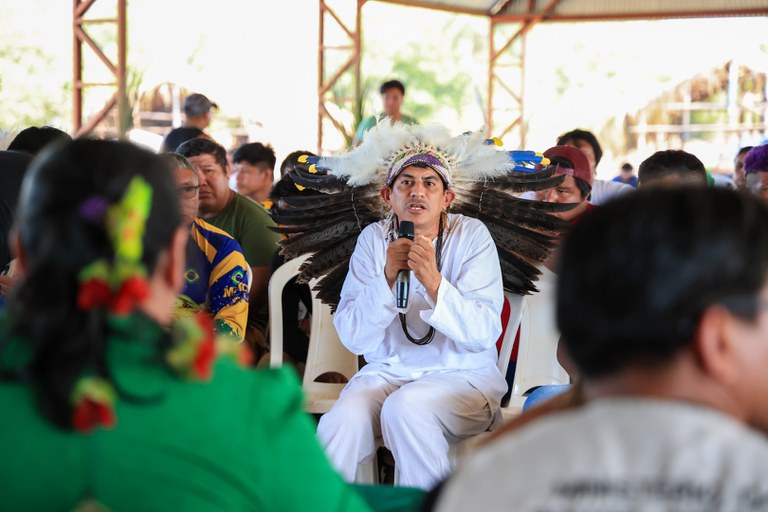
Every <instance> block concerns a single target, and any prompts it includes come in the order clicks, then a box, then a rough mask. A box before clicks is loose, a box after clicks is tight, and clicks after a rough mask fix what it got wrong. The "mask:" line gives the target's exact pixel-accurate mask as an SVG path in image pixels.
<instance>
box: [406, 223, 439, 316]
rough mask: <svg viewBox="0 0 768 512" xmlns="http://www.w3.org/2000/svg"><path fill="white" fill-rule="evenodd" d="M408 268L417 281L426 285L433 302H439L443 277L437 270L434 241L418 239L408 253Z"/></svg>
mask: <svg viewBox="0 0 768 512" xmlns="http://www.w3.org/2000/svg"><path fill="white" fill-rule="evenodd" d="M408 267H409V268H410V269H411V270H412V271H413V274H414V275H415V276H416V279H418V280H419V282H420V283H421V284H422V285H424V288H426V290H427V293H428V294H429V296H430V297H431V298H432V300H433V301H435V302H437V289H438V288H439V287H440V281H442V279H443V277H442V276H441V275H440V271H438V270H437V259H436V258H435V248H434V247H432V241H431V240H430V239H429V238H427V237H425V236H420V237H418V238H417V239H416V240H415V241H414V242H413V245H412V246H411V250H410V252H409V253H408Z"/></svg>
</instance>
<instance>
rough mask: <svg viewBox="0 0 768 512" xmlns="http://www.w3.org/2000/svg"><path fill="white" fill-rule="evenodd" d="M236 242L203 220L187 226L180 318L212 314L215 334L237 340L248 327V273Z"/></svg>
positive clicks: (178, 305) (179, 309) (179, 299)
mask: <svg viewBox="0 0 768 512" xmlns="http://www.w3.org/2000/svg"><path fill="white" fill-rule="evenodd" d="M246 265H247V263H246V262H245V257H244V256H243V251H242V250H241V249H240V244H238V243H237V240H235V239H234V238H232V237H231V236H229V234H227V233H226V232H225V231H222V230H220V229H219V228H216V227H214V226H212V225H210V224H208V223H207V222H205V221H204V220H202V219H195V222H194V223H193V224H192V226H190V232H189V240H188V241H187V265H186V268H187V270H186V272H184V289H183V290H182V293H181V295H180V296H179V298H178V300H177V313H178V314H179V315H180V316H186V315H190V314H195V313H197V312H199V311H201V310H208V311H210V312H211V313H213V319H214V323H215V325H216V333H217V334H219V335H224V336H228V337H231V338H234V339H236V340H242V339H243V337H244V336H245V326H246V324H247V323H248V271H247V268H248V267H247V266H246Z"/></svg>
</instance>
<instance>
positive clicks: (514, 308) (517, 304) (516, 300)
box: [395, 292, 525, 477]
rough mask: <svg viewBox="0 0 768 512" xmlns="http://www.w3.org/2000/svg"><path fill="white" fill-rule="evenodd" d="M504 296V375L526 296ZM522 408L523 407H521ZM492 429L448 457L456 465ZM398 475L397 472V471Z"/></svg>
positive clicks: (504, 414)
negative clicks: (507, 309) (507, 311)
mask: <svg viewBox="0 0 768 512" xmlns="http://www.w3.org/2000/svg"><path fill="white" fill-rule="evenodd" d="M504 296H505V297H506V298H507V301H508V302H509V308H510V310H509V320H507V327H506V330H505V331H504V339H503V340H502V341H501V348H500V350H499V360H498V362H497V363H496V365H497V367H498V369H499V371H500V372H501V375H502V376H505V375H506V374H507V369H508V368H509V358H510V357H511V356H512V349H513V348H514V345H515V338H516V337H517V330H518V328H520V327H521V326H520V322H521V320H522V318H523V308H524V305H525V300H524V299H525V297H524V296H523V295H515V294H512V293H506V292H505V293H504ZM521 409H522V407H521ZM519 412H520V411H519V410H514V409H511V408H510V407H502V408H501V414H502V418H503V419H507V418H508V417H509V416H511V415H516V414H519ZM490 433H491V432H490V431H486V432H483V433H481V434H478V435H476V436H472V437H470V438H467V439H463V440H461V441H459V442H458V443H454V444H452V445H451V448H450V451H449V452H448V457H449V458H450V460H451V463H453V464H454V465H455V464H456V463H457V462H458V461H459V460H460V459H462V458H464V457H465V456H466V455H467V454H468V453H470V452H471V451H473V450H474V448H475V447H476V446H477V445H478V444H479V443H480V442H481V441H482V440H483V439H485V438H486V437H488V436H489V435H490ZM395 477H397V473H395Z"/></svg>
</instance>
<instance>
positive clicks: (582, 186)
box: [550, 156, 592, 201]
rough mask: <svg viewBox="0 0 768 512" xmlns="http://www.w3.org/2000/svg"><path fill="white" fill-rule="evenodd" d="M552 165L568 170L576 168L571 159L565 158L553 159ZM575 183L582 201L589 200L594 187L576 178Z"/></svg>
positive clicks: (574, 178)
mask: <svg viewBox="0 0 768 512" xmlns="http://www.w3.org/2000/svg"><path fill="white" fill-rule="evenodd" d="M550 164H551V165H559V166H560V167H566V168H568V169H573V168H574V167H575V166H574V165H573V162H571V160H570V159H569V158H565V157H563V156H553V157H551V158H550ZM573 181H574V183H576V188H578V189H579V192H581V199H582V201H584V200H587V199H589V195H590V194H591V193H592V185H590V184H589V183H587V182H586V181H584V180H582V179H579V178H577V177H575V176H574V177H573Z"/></svg>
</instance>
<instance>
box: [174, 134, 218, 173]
mask: <svg viewBox="0 0 768 512" xmlns="http://www.w3.org/2000/svg"><path fill="white" fill-rule="evenodd" d="M176 153H178V154H180V155H181V156H184V157H187V158H191V157H193V156H200V155H211V156H212V157H213V158H214V160H216V163H217V164H219V165H220V166H221V169H222V171H224V173H225V174H226V172H227V150H225V149H224V147H223V146H221V144H218V143H216V142H214V141H212V140H211V139H204V138H202V137H200V138H197V139H191V140H188V141H187V142H185V143H184V144H182V145H181V146H179V148H178V149H177V150H176Z"/></svg>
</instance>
